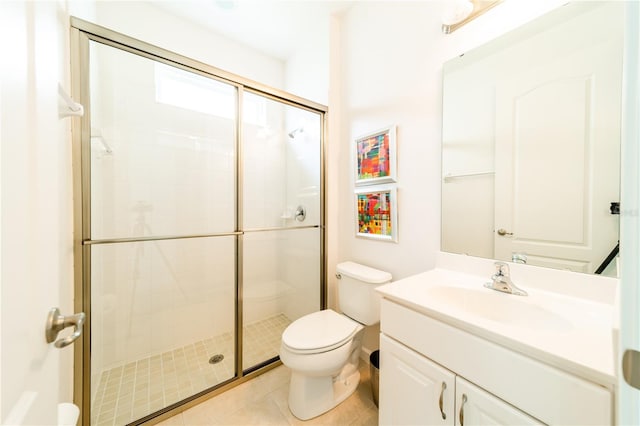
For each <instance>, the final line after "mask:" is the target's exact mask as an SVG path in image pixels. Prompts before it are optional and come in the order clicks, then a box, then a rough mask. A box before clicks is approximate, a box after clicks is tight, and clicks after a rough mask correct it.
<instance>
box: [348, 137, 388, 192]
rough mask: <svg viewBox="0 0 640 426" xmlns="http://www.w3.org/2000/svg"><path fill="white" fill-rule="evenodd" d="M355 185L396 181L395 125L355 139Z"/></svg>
mask: <svg viewBox="0 0 640 426" xmlns="http://www.w3.org/2000/svg"><path fill="white" fill-rule="evenodd" d="M355 168H356V186H361V185H372V184H379V183H386V182H395V181H396V126H390V127H387V128H386V129H382V130H379V131H377V132H374V133H370V134H368V135H365V136H362V137H359V138H358V139H356V164H355Z"/></svg>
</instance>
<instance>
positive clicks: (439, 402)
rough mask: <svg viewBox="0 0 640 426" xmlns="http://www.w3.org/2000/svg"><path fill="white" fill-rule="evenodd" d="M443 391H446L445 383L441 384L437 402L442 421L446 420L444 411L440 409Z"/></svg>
mask: <svg viewBox="0 0 640 426" xmlns="http://www.w3.org/2000/svg"><path fill="white" fill-rule="evenodd" d="M445 389H447V384H446V383H445V382H442V389H440V400H439V401H438V404H439V405H440V414H442V420H446V419H447V415H446V414H445V413H444V410H443V409H442V403H443V399H444V391H445Z"/></svg>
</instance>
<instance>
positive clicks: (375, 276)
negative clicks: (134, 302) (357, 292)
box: [336, 262, 391, 284]
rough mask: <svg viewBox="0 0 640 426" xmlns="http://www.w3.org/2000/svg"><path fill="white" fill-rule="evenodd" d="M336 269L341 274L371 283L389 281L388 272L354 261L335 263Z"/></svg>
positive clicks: (389, 275)
mask: <svg viewBox="0 0 640 426" xmlns="http://www.w3.org/2000/svg"><path fill="white" fill-rule="evenodd" d="M336 271H337V272H338V273H339V274H341V275H346V276H348V277H351V278H355V279H357V280H360V281H364V282H368V283H371V284H382V283H388V282H390V281H391V274H390V273H388V272H385V271H381V270H379V269H374V268H370V267H369V266H364V265H360V264H359V263H355V262H342V263H338V265H336Z"/></svg>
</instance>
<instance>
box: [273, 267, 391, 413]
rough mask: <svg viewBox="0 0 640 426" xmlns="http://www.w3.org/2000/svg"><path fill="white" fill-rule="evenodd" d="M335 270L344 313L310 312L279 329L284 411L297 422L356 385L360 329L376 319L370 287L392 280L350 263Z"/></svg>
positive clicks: (335, 402)
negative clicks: (285, 372) (287, 375)
mask: <svg viewBox="0 0 640 426" xmlns="http://www.w3.org/2000/svg"><path fill="white" fill-rule="evenodd" d="M336 271H337V277H338V278H339V281H338V297H339V299H338V301H339V305H340V309H341V310H342V312H343V314H339V313H337V312H336V311H333V310H331V309H326V310H323V311H318V312H314V313H311V314H308V315H305V316H303V317H301V318H298V319H297V320H295V321H294V322H292V323H291V324H290V325H289V326H288V327H287V328H286V329H285V330H284V332H283V333H282V342H281V344H280V360H281V361H282V363H283V364H284V365H285V366H287V367H289V368H290V369H291V382H290V384H289V409H290V410H291V412H292V413H293V415H294V416H296V417H297V418H299V419H301V420H308V419H311V418H313V417H316V416H319V415H320V414H322V413H325V412H327V411H329V410H331V409H332V408H333V407H335V406H336V405H338V404H340V403H341V402H342V401H344V400H345V399H347V398H348V397H349V395H351V394H352V393H353V391H355V389H356V388H357V387H358V383H359V382H360V371H359V370H358V362H359V357H360V349H361V347H362V336H363V335H364V328H365V326H367V325H373V324H376V323H378V322H379V321H380V297H379V296H378V294H376V292H375V291H374V289H375V288H376V287H378V286H380V285H382V284H386V283H389V282H390V281H391V274H389V273H388V272H384V271H379V270H377V269H374V268H370V267H368V266H364V265H360V264H358V263H354V262H343V263H339V264H338V265H337V267H336Z"/></svg>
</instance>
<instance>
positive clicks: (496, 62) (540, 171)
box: [441, 1, 624, 276]
mask: <svg viewBox="0 0 640 426" xmlns="http://www.w3.org/2000/svg"><path fill="white" fill-rule="evenodd" d="M623 23H624V5H623V3H622V2H607V1H602V2H577V1H576V2H571V3H569V4H567V5H565V6H562V7H560V8H558V9H556V10H554V11H552V12H550V13H548V14H547V15H544V16H542V17H540V18H538V19H536V20H534V21H532V22H530V23H528V24H526V25H525V26H523V27H521V28H519V29H517V30H514V31H512V32H510V33H508V34H506V35H504V36H502V37H500V38H498V39H496V40H493V41H492V42H490V43H488V44H486V45H483V46H481V47H478V48H476V49H474V50H473V51H470V52H468V53H466V54H464V55H462V56H460V57H458V58H455V59H453V60H451V61H449V62H447V63H446V64H445V65H444V88H443V94H444V96H443V131H442V138H443V140H442V240H441V242H442V250H443V251H446V252H452V253H462V254H468V255H473V256H479V257H485V258H492V259H500V260H506V261H514V262H520V263H527V264H531V265H538V266H545V267H552V268H559V269H568V270H572V271H577V272H584V273H604V274H606V275H613V276H615V275H616V261H615V258H614V259H613V261H611V262H607V261H606V260H607V259H609V258H613V256H611V254H612V253H613V254H615V253H616V250H617V244H618V240H619V216H618V215H616V214H614V213H615V204H614V205H613V207H612V203H618V202H619V201H620V109H621V86H622V50H623ZM612 212H613V213H612ZM599 269H600V270H599Z"/></svg>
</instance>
